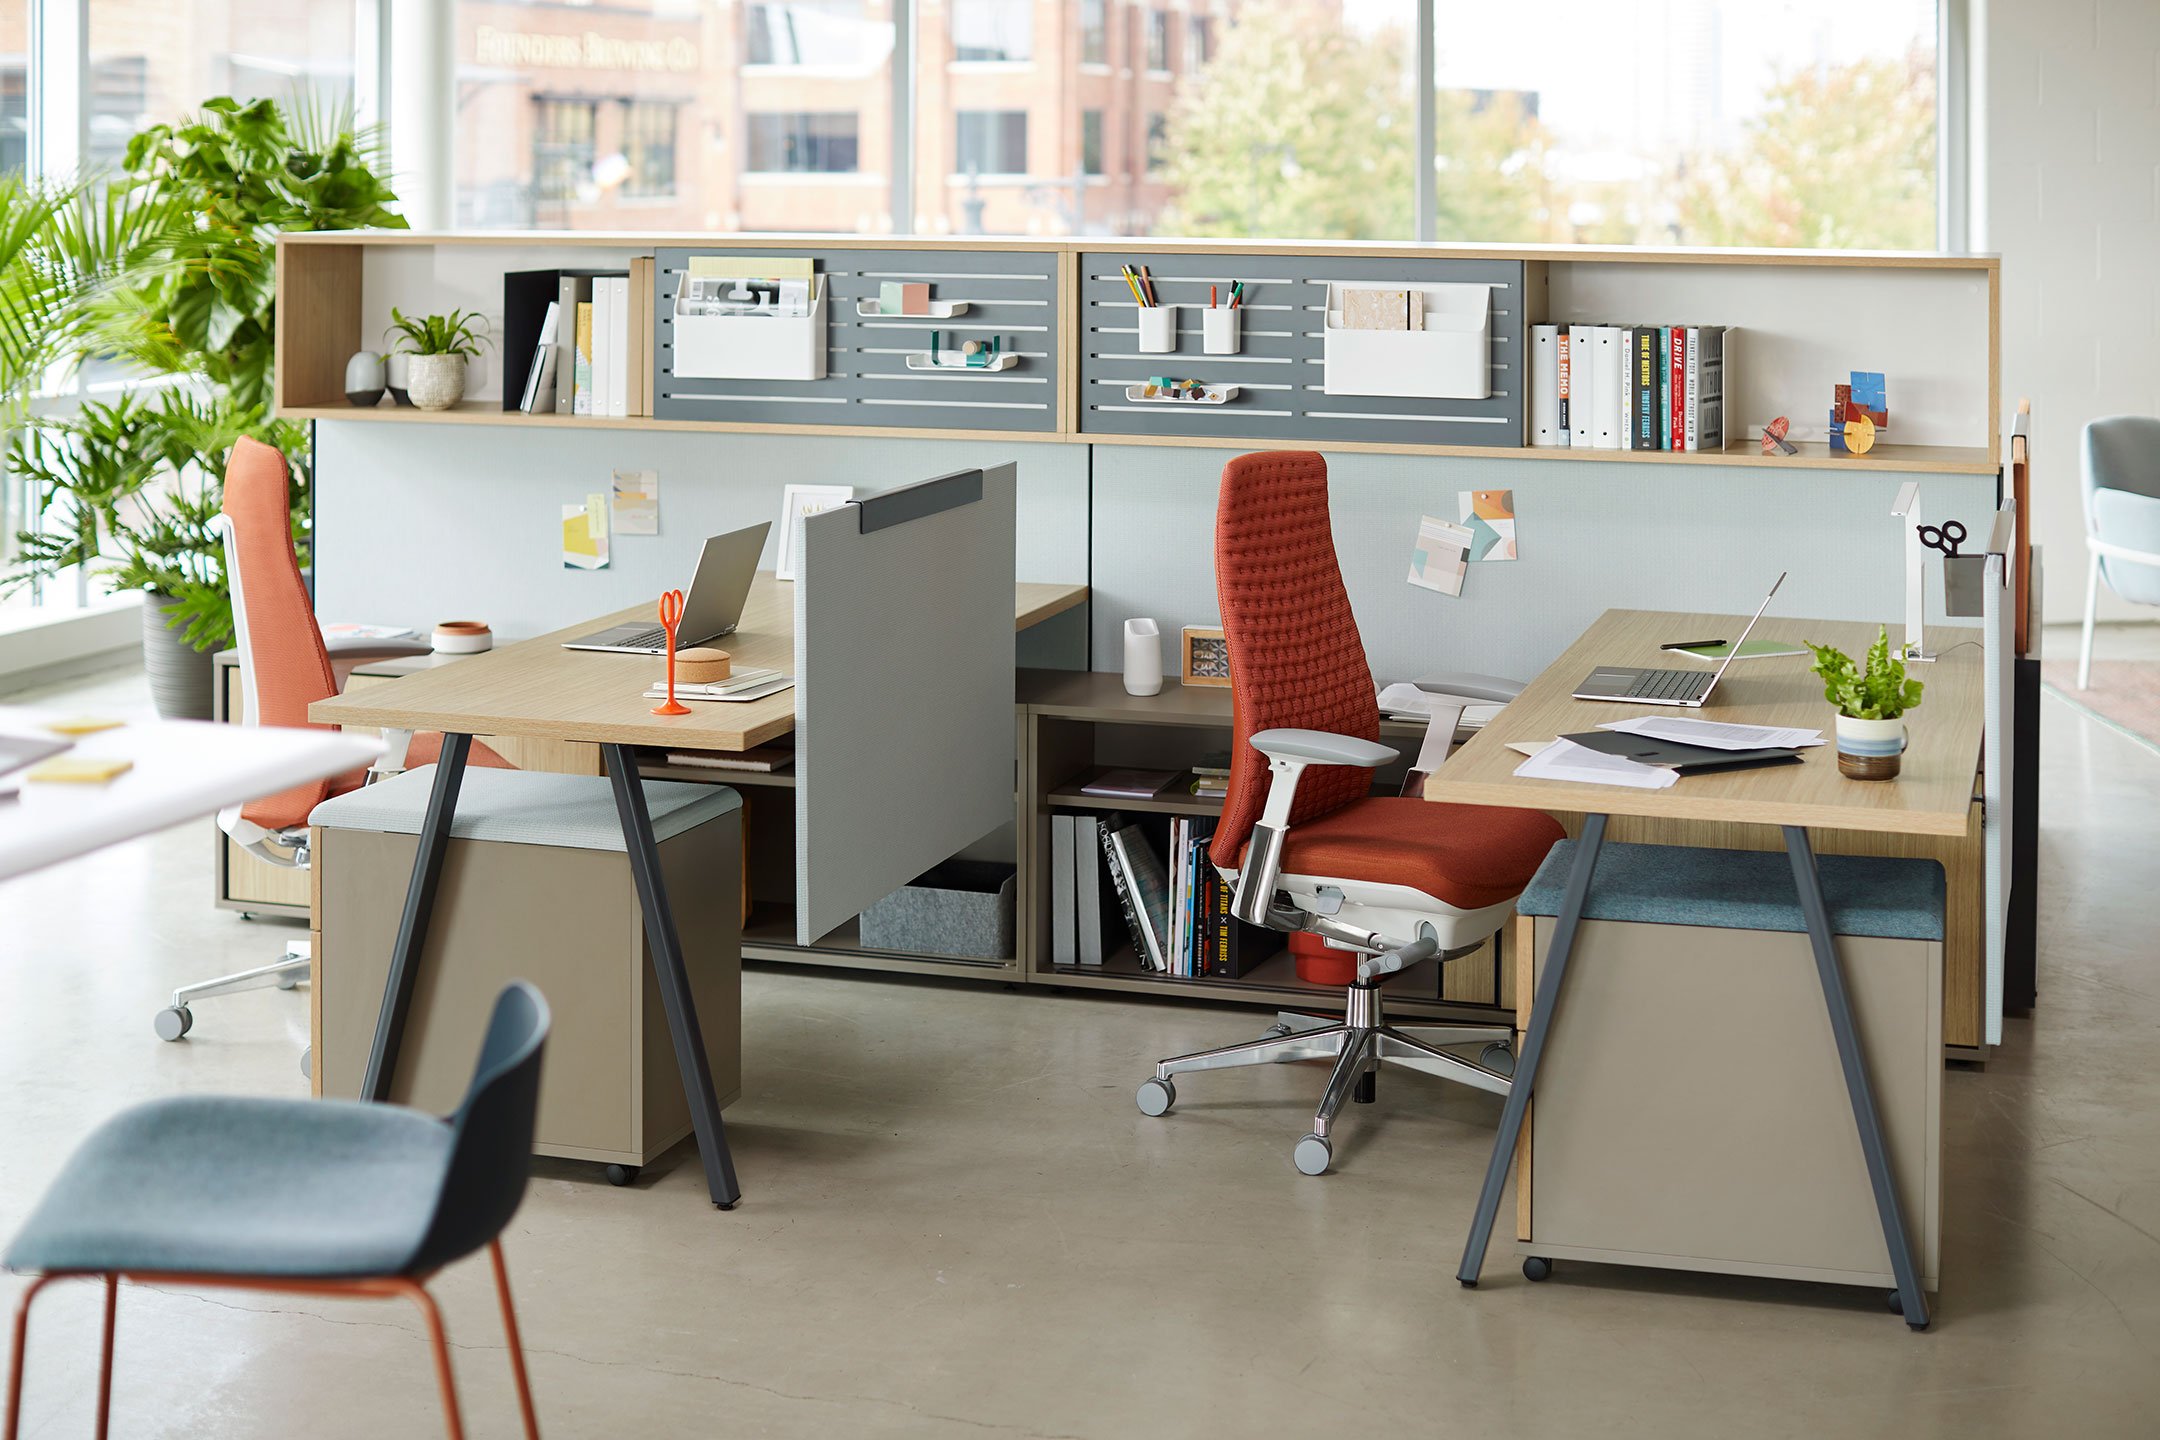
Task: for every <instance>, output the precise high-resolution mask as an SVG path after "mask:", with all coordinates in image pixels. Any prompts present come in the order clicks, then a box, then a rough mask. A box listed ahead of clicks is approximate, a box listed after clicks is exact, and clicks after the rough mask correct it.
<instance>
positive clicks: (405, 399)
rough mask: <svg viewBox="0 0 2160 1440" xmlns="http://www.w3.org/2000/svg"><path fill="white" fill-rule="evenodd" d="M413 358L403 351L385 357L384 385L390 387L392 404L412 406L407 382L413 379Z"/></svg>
mask: <svg viewBox="0 0 2160 1440" xmlns="http://www.w3.org/2000/svg"><path fill="white" fill-rule="evenodd" d="M411 369H412V356H410V355H407V354H406V353H405V352H404V351H402V350H395V351H392V352H391V353H390V354H388V355H385V356H384V357H383V383H384V384H385V385H386V386H388V387H389V390H390V399H391V401H392V403H394V404H398V405H410V404H412V396H410V395H408V394H406V393H405V382H406V381H407V380H408V379H410V378H411Z"/></svg>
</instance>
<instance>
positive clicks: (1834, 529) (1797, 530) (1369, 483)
mask: <svg viewBox="0 0 2160 1440" xmlns="http://www.w3.org/2000/svg"><path fill="white" fill-rule="evenodd" d="M1229 456H1230V452H1227V451H1222V450H1197V449H1189V448H1169V447H1164V448H1161V449H1157V448H1153V447H1131V448H1128V447H1123V446H1119V447H1105V448H1104V449H1102V450H1100V451H1098V452H1097V455H1096V461H1095V504H1096V520H1097V523H1096V526H1095V566H1094V579H1093V585H1094V591H1093V597H1092V599H1093V605H1092V611H1093V625H1094V666H1095V668H1096V669H1098V670H1114V669H1117V668H1119V665H1120V663H1121V656H1122V646H1123V640H1122V638H1121V633H1120V632H1121V629H1122V627H1123V625H1124V623H1125V621H1126V620H1127V619H1129V618H1131V617H1132V616H1135V615H1146V616H1150V617H1152V618H1154V619H1155V620H1157V621H1159V622H1161V625H1162V628H1163V636H1164V640H1165V645H1164V649H1165V652H1166V653H1165V656H1164V659H1165V662H1166V664H1167V665H1168V667H1169V668H1170V669H1172V670H1173V671H1174V670H1175V669H1176V665H1177V653H1176V646H1177V634H1178V628H1179V627H1180V626H1183V625H1214V624H1217V623H1219V616H1218V612H1217V609H1216V605H1215V586H1214V553H1215V552H1214V543H1213V527H1214V517H1215V492H1216V487H1217V484H1218V482H1219V480H1220V478H1221V474H1222V467H1223V464H1224V463H1225V461H1226V460H1228V458H1229ZM1328 469H1329V481H1330V486H1329V495H1330V505H1331V509H1332V511H1333V515H1334V522H1335V548H1336V552H1337V554H1338V555H1339V556H1340V557H1341V560H1342V567H1343V575H1344V579H1345V582H1346V583H1347V584H1348V586H1349V589H1350V600H1351V604H1352V606H1353V608H1354V609H1355V610H1356V613H1357V620H1358V627H1359V630H1360V631H1361V633H1362V634H1363V637H1364V641H1365V649H1366V653H1367V654H1368V655H1369V656H1370V658H1371V661H1372V665H1373V669H1374V673H1375V674H1376V675H1377V676H1378V677H1379V678H1380V679H1382V680H1399V679H1408V678H1412V677H1414V676H1417V675H1421V674H1426V673H1429V672H1432V671H1435V670H1445V669H1461V670H1482V671H1486V672H1488V673H1496V674H1502V675H1514V676H1518V677H1521V678H1526V679H1527V678H1528V677H1530V676H1532V675H1535V674H1536V673H1537V672H1538V671H1539V670H1540V669H1542V668H1543V667H1544V666H1545V665H1546V664H1547V663H1548V662H1550V661H1551V660H1552V659H1553V657H1554V656H1556V655H1558V654H1559V653H1560V651H1562V650H1564V649H1566V648H1567V646H1568V645H1569V644H1570V643H1571V642H1573V640H1574V639H1575V637H1576V636H1577V635H1579V634H1580V633H1581V632H1582V630H1583V628H1584V627H1585V626H1587V625H1588V624H1589V623H1590V622H1591V621H1592V620H1594V619H1596V618H1597V616H1598V615H1599V614H1600V613H1601V612H1602V611H1604V610H1606V609H1609V608H1614V607H1625V608H1637V609H1659V610H1712V611H1740V612H1748V611H1752V610H1753V609H1754V608H1755V606H1756V605H1757V604H1758V603H1760V601H1761V599H1762V595H1763V592H1764V591H1765V590H1767V589H1768V588H1769V585H1770V581H1771V580H1772V579H1773V578H1774V577H1775V576H1776V575H1777V573H1778V571H1779V570H1781V569H1784V570H1789V571H1791V572H1792V574H1791V578H1790V579H1788V580H1787V581H1786V582H1785V587H1784V588H1783V589H1782V590H1780V591H1779V592H1778V596H1777V599H1776V600H1775V601H1774V602H1773V606H1772V610H1773V613H1775V614H1780V615H1804V616H1812V617H1820V618H1823V619H1833V620H1882V621H1886V622H1888V623H1889V625H1890V626H1891V630H1892V633H1893V635H1894V634H1895V633H1896V631H1897V628H1898V625H1899V623H1900V621H1901V618H1902V615H1903V610H1902V606H1903V603H1904V601H1903V595H1904V590H1903V579H1902V577H1903V571H1902V570H1901V569H1900V568H1899V567H1900V565H1901V563H1902V560H1901V553H1902V552H1901V550H1900V548H1899V547H1900V543H1901V535H1900V528H1899V523H1898V522H1897V521H1895V520H1892V519H1891V518H1890V503H1891V499H1892V497H1893V496H1895V494H1896V493H1897V488H1898V483H1899V481H1900V479H1910V478H1913V477H1910V476H1905V477H1900V476H1897V475H1889V474H1882V473H1879V472H1876V473H1870V472H1866V471H1858V470H1856V471H1853V472H1851V473H1849V474H1840V473H1837V472H1830V471H1823V470H1793V471H1789V472H1785V473H1780V472H1778V471H1775V470H1764V469H1755V468H1746V469H1743V468H1734V469H1731V470H1725V469H1713V468H1711V467H1709V466H1700V465H1658V464H1650V463H1643V462H1635V461H1628V462H1615V463H1613V464H1610V465H1601V464H1596V463H1593V462H1585V461H1579V460H1537V459H1528V458H1526V459H1522V460H1516V461H1510V462H1507V463H1503V464H1496V463H1493V462H1491V461H1483V460H1470V459H1460V458H1431V459H1427V458H1419V457H1411V456H1397V455H1330V456H1329V457H1328ZM1919 478H1920V480H1921V493H1922V496H1923V499H1924V503H1925V505H1926V507H1927V515H1928V517H1929V518H1930V520H1935V519H1939V518H1949V517H1952V516H1954V517H1957V518H1960V519H1962V520H1964V521H1965V523H1966V526H1967V527H1968V528H1969V529H1970V530H1971V532H1972V533H1973V534H1975V535H1985V534H1987V533H1988V532H1987V525H1988V520H1989V517H1990V515H1991V514H1992V512H1993V510H1994V508H1995V506H1994V500H1995V482H1994V478H1993V477H1992V476H1972V475H1954V476H1922V477H1919ZM1487 487H1508V488H1511V489H1513V490H1514V492H1515V508H1516V514H1517V517H1518V518H1517V524H1518V527H1519V534H1520V539H1521V548H1522V557H1523V558H1522V559H1520V560H1517V561H1513V562H1509V563H1503V564H1479V565H1472V566H1471V567H1470V574H1469V577H1468V579H1467V580H1466V581H1465V582H1464V585H1463V593H1462V595H1461V596H1460V597H1451V596H1447V595H1442V594H1439V593H1438V592H1436V591H1432V590H1425V589H1421V588H1419V587H1417V586H1414V585H1411V584H1409V583H1408V582H1407V580H1406V578H1405V577H1406V576H1407V575H1408V574H1409V570H1410V551H1411V548H1412V542H1413V541H1414V540H1415V538H1416V535H1417V525H1418V517H1419V516H1420V515H1434V516H1437V517H1439V518H1441V519H1445V520H1454V519H1456V518H1458V517H1457V502H1456V496H1457V493H1458V492H1459V491H1463V490H1470V489H1479V488H1487ZM1930 587H1931V590H1932V591H1933V593H1934V594H1935V595H1936V597H1937V600H1936V601H1935V602H1933V603H1936V604H1939V597H1940V593H1941V586H1940V582H1939V580H1933V579H1931V581H1930ZM1931 618H1939V617H1931ZM1959 623H1969V622H1959ZM1975 634H1976V635H1977V632H1975ZM1674 638H1675V639H1695V638H1702V637H1695V636H1675V637H1674Z"/></svg>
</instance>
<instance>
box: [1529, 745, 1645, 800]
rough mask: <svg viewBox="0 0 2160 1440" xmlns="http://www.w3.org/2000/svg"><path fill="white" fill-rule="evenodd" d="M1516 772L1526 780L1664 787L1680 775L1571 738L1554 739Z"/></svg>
mask: <svg viewBox="0 0 2160 1440" xmlns="http://www.w3.org/2000/svg"><path fill="white" fill-rule="evenodd" d="M1515 773H1516V774H1517V775H1520V776H1521V777H1522V778H1524V779H1525V780H1572V781H1576V782H1578V783H1580V784H1584V785H1629V786H1633V787H1634V788H1635V789H1637V790H1663V789H1665V788H1667V787H1668V786H1670V785H1672V784H1673V783H1674V782H1676V781H1677V780H1679V778H1680V772H1679V771H1677V770H1670V769H1667V768H1666V767H1664V766H1662V765H1644V764H1642V763H1641V762H1639V761H1635V760H1627V759H1623V758H1621V757H1620V756H1618V755H1606V754H1603V753H1601V752H1599V751H1596V750H1591V749H1587V748H1585V747H1584V746H1581V745H1577V744H1576V743H1575V742H1574V741H1572V740H1555V741H1553V742H1552V744H1550V745H1547V746H1546V747H1545V748H1544V749H1542V750H1540V751H1538V753H1537V754H1535V755H1533V756H1531V757H1530V758H1529V759H1528V760H1525V761H1523V763H1522V764H1520V765H1518V766H1516V767H1515Z"/></svg>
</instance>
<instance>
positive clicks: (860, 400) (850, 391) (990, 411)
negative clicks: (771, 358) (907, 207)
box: [653, 247, 1058, 433]
mask: <svg viewBox="0 0 2160 1440" xmlns="http://www.w3.org/2000/svg"><path fill="white" fill-rule="evenodd" d="M740 253H742V252H740V251H730V250H728V249H726V248H725V247H720V248H716V249H712V250H687V249H661V250H656V251H655V252H654V259H655V262H656V263H655V265H654V271H655V275H654V281H653V304H654V306H655V307H656V310H657V313H656V315H655V316H654V328H653V343H654V346H655V353H654V355H653V364H654V367H655V368H654V370H653V413H654V414H655V415H658V416H663V417H665V418H667V419H670V420H716V421H732V422H736V423H741V424H751V425H880V426H895V427H899V428H904V429H919V430H1015V431H1042V432H1044V433H1049V432H1053V431H1055V430H1056V429H1057V355H1058V294H1057V273H1058V256H1057V253H1056V252H1055V251H1050V250H980V251H977V250H966V251H961V250H819V249H815V248H806V249H802V250H790V251H787V252H785V253H786V254H788V255H791V256H792V255H803V256H808V257H809V258H810V259H811V260H813V261H815V262H816V264H817V270H818V274H820V275H821V276H823V277H824V280H825V287H826V293H827V301H826V322H827V323H826V334H827V339H828V345H829V353H828V356H827V359H826V371H825V378H824V379H822V380H719V379H690V378H678V377H677V376H676V375H675V373H674V349H673V335H674V309H675V294H676V291H677V290H679V289H680V288H681V285H682V281H683V278H684V276H685V274H686V273H687V271H688V268H689V263H690V259H691V257H692V256H697V255H724V254H740ZM762 253H764V254H767V255H770V254H774V253H778V252H762ZM888 280H921V281H928V282H929V283H930V287H931V294H932V297H933V298H935V299H937V300H964V301H966V302H967V305H968V309H967V313H966V314H964V315H960V316H957V317H955V318H953V319H951V320H930V319H925V318H922V317H913V316H878V317H865V316H861V315H858V314H857V313H856V309H855V307H856V304H857V302H858V301H862V300H876V299H877V298H878V287H879V286H880V285H881V284H883V283H884V282H886V281H888ZM932 330H942V331H944V332H945V333H946V335H947V336H948V337H950V338H951V339H952V340H954V341H955V342H957V341H960V340H965V339H970V338H974V339H981V338H986V337H988V336H990V335H1002V336H1004V337H1005V345H1006V348H1007V349H1008V350H1012V351H1014V352H1016V353H1017V354H1018V355H1019V356H1020V363H1019V364H1018V365H1015V366H1013V367H1012V368H1011V369H1008V370H999V371H973V370H951V371H928V372H925V371H913V370H909V369H908V368H907V357H908V356H909V355H910V354H914V353H919V352H927V350H928V349H929V345H930V337H929V332H930V331H932Z"/></svg>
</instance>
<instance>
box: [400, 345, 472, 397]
mask: <svg viewBox="0 0 2160 1440" xmlns="http://www.w3.org/2000/svg"><path fill="white" fill-rule="evenodd" d="M405 376H406V379H405V391H406V393H407V394H408V395H410V396H411V397H412V403H413V404H414V405H416V406H418V407H419V408H420V409H422V410H448V409H449V408H450V407H451V406H453V405H455V404H457V403H458V401H460V400H463V399H464V398H465V357H464V356H463V355H415V356H413V357H412V359H410V360H409V361H407V362H406V371H405Z"/></svg>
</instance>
